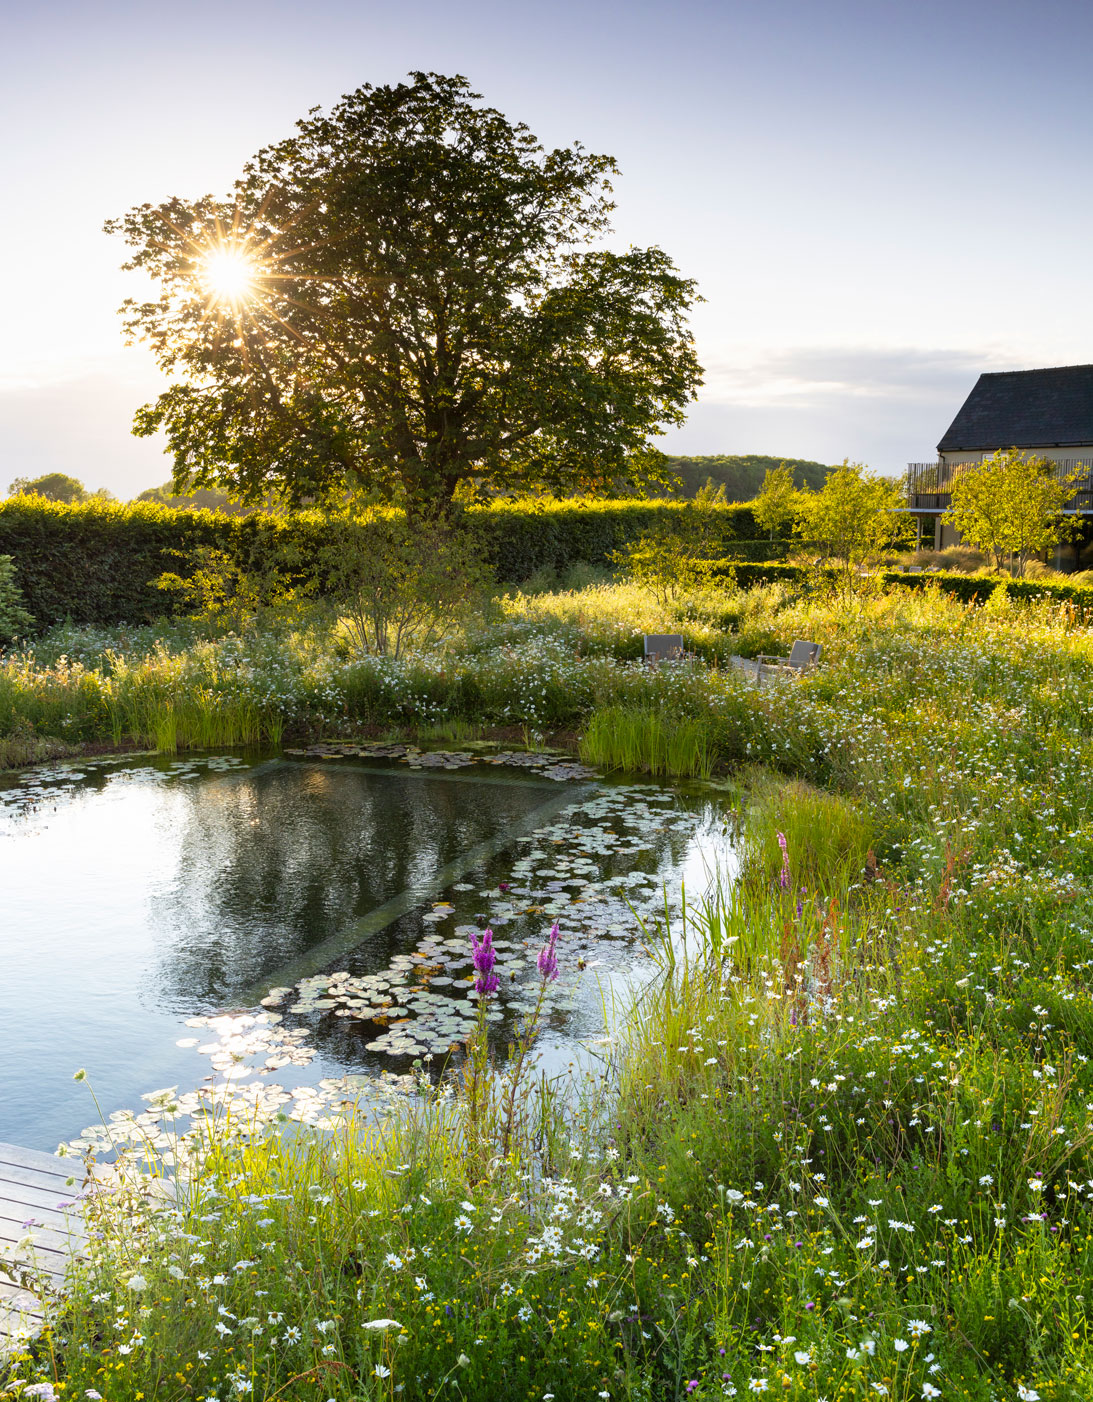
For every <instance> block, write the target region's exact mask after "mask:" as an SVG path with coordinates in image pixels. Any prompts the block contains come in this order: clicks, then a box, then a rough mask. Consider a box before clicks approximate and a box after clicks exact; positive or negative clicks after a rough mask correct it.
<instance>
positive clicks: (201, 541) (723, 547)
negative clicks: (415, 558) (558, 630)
mask: <svg viewBox="0 0 1093 1402" xmlns="http://www.w3.org/2000/svg"><path fill="white" fill-rule="evenodd" d="M686 510H687V508H686V506H685V504H684V503H679V502H645V501H588V500H577V501H574V500H565V501H561V500H552V499H527V500H520V501H499V502H494V503H491V504H490V505H489V506H481V507H472V508H471V509H470V510H468V511H467V512H466V514H465V520H466V524H467V529H468V531H469V532H470V533H471V535H472V536H473V537H474V538H475V540H476V541H477V542H478V543H479V546H480V548H481V551H482V552H483V554H484V556H485V559H486V562H487V563H488V565H489V567H490V569H491V570H492V571H493V573H494V574H495V576H496V578H497V579H498V580H499V581H500V582H501V583H503V584H515V583H519V582H520V581H522V580H524V579H527V578H528V577H529V576H531V575H533V574H535V572H536V571H537V570H543V569H546V570H549V571H556V572H559V573H561V572H564V571H566V570H568V569H570V568H571V567H572V566H574V565H577V564H584V565H590V566H592V567H596V568H605V567H607V566H608V565H609V563H610V558H611V555H612V553H613V552H614V551H616V550H619V549H620V548H622V547H624V546H625V545H626V543H627V542H628V541H631V540H635V539H637V538H638V537H639V536H640V535H641V534H642V532H644V531H648V530H651V529H653V528H654V527H655V526H656V525H657V523H658V522H665V523H671V522H672V521H675V520H677V519H679V517H680V513H681V512H686ZM684 519H686V517H685V516H684ZM708 519H709V521H710V523H711V527H710V529H711V538H712V539H713V541H714V545H713V547H712V548H713V550H714V552H715V553H717V554H719V555H721V556H728V555H730V554H731V552H732V549H733V542H735V541H737V540H738V539H741V540H742V542H744V543H746V542H749V541H751V540H753V538H754V536H755V534H756V527H755V520H754V517H753V516H752V513H751V510H750V509H749V508H748V507H746V506H717V507H711V508H710V509H709V517H708ZM324 520H325V518H324V517H323V515H322V514H321V513H319V512H298V513H295V514H293V515H271V514H269V513H266V512H258V511H256V512H252V513H250V514H249V515H246V516H239V517H230V516H226V515H224V514H223V513H220V512H212V511H204V510H194V511H191V510H186V511H175V510H171V509H170V508H168V507H164V506H159V505H157V504H155V503H153V502H135V503H131V504H128V505H124V504H121V503H117V502H101V501H90V502H87V503H84V504H80V505H75V506H64V505H61V504H60V503H55V502H47V501H45V500H44V499H43V498H41V497H26V496H19V497H12V498H9V499H8V500H6V501H3V502H0V552H3V553H6V554H10V555H12V556H13V557H14V558H15V561H16V578H17V580H18V582H19V585H20V587H21V588H22V590H23V595H24V598H25V600H26V603H27V607H28V608H29V610H30V612H31V613H32V614H33V615H34V616H35V618H37V619H38V620H39V622H40V623H41V624H43V625H48V624H51V623H58V622H61V621H63V620H64V619H70V620H71V621H73V622H75V623H87V624H93V625H110V624H114V623H145V622H149V621H150V620H151V619H153V618H157V617H160V616H161V615H162V614H164V613H165V612H171V611H172V610H177V611H179V612H184V611H185V608H186V604H185V600H184V599H183V598H182V596H181V595H176V596H174V598H172V596H171V595H169V594H165V593H164V592H163V591H161V590H159V589H157V588H156V587H155V584H154V581H155V580H156V579H158V578H159V577H160V576H161V575H163V574H164V573H168V572H170V573H174V574H177V575H179V576H180V577H186V576H187V575H189V574H191V573H192V572H193V568H192V565H193V562H194V561H196V559H197V558H198V554H197V552H199V551H200V550H202V549H215V550H219V551H222V552H224V554H226V555H227V556H229V557H230V558H231V559H232V560H233V561H236V562H237V563H238V564H239V566H240V567H242V568H244V569H245V570H248V571H250V572H252V573H254V572H257V573H261V572H262V570H263V569H264V568H265V567H266V566H265V565H264V563H263V561H264V558H265V557H266V556H267V555H269V554H273V555H274V556H279V555H280V554H282V553H283V552H285V551H288V550H291V551H292V552H294V554H295V557H296V559H297V560H298V561H299V564H298V566H296V567H294V569H295V570H296V571H297V572H298V573H297V578H296V582H297V584H300V585H302V584H304V583H306V582H307V578H308V574H309V571H311V572H312V573H314V571H313V568H312V566H311V565H309V562H313V561H315V560H316V559H317V558H318V557H319V553H320V549H321V547H322V544H323V539H324V535H323V532H324V529H325V526H324ZM324 587H325V585H324V582H323V580H322V579H319V580H318V582H317V584H316V589H317V592H318V593H319V594H320V595H321V594H322V592H323V589H324Z"/></svg>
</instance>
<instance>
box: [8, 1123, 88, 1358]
mask: <svg viewBox="0 0 1093 1402" xmlns="http://www.w3.org/2000/svg"><path fill="white" fill-rule="evenodd" d="M82 1179H83V1164H82V1163H81V1162H80V1160H78V1159H75V1158H72V1159H61V1158H57V1157H56V1156H55V1155H54V1154H45V1153H43V1152H42V1151H41V1150H40V1149H24V1148H23V1147H22V1146H21V1145H18V1144H6V1143H0V1267H3V1268H5V1269H3V1270H0V1356H2V1355H3V1354H4V1353H6V1352H9V1351H10V1349H11V1347H12V1346H13V1345H14V1344H15V1343H17V1342H18V1341H19V1340H21V1339H24V1338H26V1337H28V1336H29V1335H33V1334H34V1333H35V1332H36V1331H37V1330H38V1329H39V1328H40V1327H41V1324H42V1320H43V1318H44V1313H45V1310H44V1306H43V1303H42V1301H41V1299H39V1298H38V1296H37V1295H36V1294H35V1293H34V1292H33V1291H32V1290H27V1289H26V1288H25V1287H24V1286H23V1285H22V1283H21V1282H20V1281H18V1280H13V1279H12V1278H11V1276H10V1274H9V1272H11V1271H15V1272H16V1273H18V1269H19V1267H20V1266H27V1267H30V1268H32V1269H34V1270H37V1271H39V1272H40V1273H41V1275H42V1276H43V1277H44V1278H45V1279H48V1281H49V1284H50V1286H51V1287H52V1288H53V1289H59V1288H60V1287H61V1286H62V1285H63V1284H64V1276H65V1268H66V1267H67V1265H68V1262H69V1260H70V1259H71V1257H72V1255H73V1253H74V1252H76V1251H78V1250H79V1248H80V1246H81V1245H82V1243H83V1242H84V1241H85V1240H86V1231H85V1229H84V1225H83V1218H82V1215H81V1213H80V1209H79V1207H78V1206H76V1205H74V1206H73V1207H72V1208H71V1209H69V1210H68V1211H65V1210H64V1209H63V1208H60V1207H59V1206H58V1204H59V1203H62V1202H64V1203H70V1202H72V1201H73V1199H74V1198H75V1196H76V1194H77V1193H78V1192H79V1191H80V1184H81V1182H82ZM28 1222H30V1223H32V1224H33V1225H31V1226H29V1227H28V1226H27V1225H26V1223H28ZM19 1243H23V1244H22V1245H21V1246H20V1245H19Z"/></svg>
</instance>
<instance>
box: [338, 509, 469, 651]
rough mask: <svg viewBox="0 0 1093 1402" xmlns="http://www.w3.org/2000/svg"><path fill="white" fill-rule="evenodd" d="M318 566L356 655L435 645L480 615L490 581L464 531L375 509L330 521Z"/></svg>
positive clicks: (445, 523)
mask: <svg viewBox="0 0 1093 1402" xmlns="http://www.w3.org/2000/svg"><path fill="white" fill-rule="evenodd" d="M317 563H318V566H319V569H320V571H321V573H322V575H323V577H324V579H325V581H326V589H327V592H328V595H329V597H330V598H331V600H332V601H333V602H334V604H335V605H336V606H337V607H338V608H339V609H340V610H341V612H342V613H343V615H344V621H345V624H346V627H347V628H348V631H349V634H350V637H351V638H352V641H353V643H354V645H355V648H356V650H357V651H358V652H360V653H376V654H379V655H380V656H388V655H390V656H392V657H399V656H400V655H401V654H402V652H403V650H404V649H405V648H406V647H407V646H408V645H410V644H411V643H412V644H413V645H414V646H416V647H417V648H419V649H427V648H432V647H435V646H436V644H437V643H439V642H440V641H441V640H442V639H444V638H445V637H447V636H448V635H449V634H450V633H451V632H452V630H453V629H454V628H456V627H457V626H458V625H459V624H460V623H461V622H463V621H464V620H465V619H466V618H467V617H468V616H469V615H470V614H472V613H474V612H475V611H476V610H478V609H480V607H481V602H482V599H483V597H484V596H485V594H486V591H487V586H488V583H489V572H488V570H487V568H486V566H485V564H484V562H483V559H482V553H481V549H480V547H479V546H478V544H477V542H476V541H475V540H474V539H473V538H472V537H471V536H470V535H469V533H468V532H467V531H466V530H465V529H461V528H458V527H456V526H453V525H452V524H451V522H450V521H449V520H448V519H446V518H432V519H424V520H423V519H414V520H407V518H406V516H405V515H404V514H403V513H402V512H392V511H385V510H379V509H376V508H371V509H369V510H366V511H365V512H363V513H361V514H359V515H358V514H355V513H350V512H349V511H347V512H345V513H343V514H342V515H341V516H337V517H331V518H329V519H328V521H327V522H326V523H325V526H324V530H323V545H322V546H321V548H320V551H319V556H318V561H317Z"/></svg>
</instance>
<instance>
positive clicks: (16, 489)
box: [8, 472, 91, 502]
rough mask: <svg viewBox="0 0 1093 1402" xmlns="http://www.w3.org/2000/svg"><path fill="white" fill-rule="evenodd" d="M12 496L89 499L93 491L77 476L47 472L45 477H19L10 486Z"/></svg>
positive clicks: (59, 499)
mask: <svg viewBox="0 0 1093 1402" xmlns="http://www.w3.org/2000/svg"><path fill="white" fill-rule="evenodd" d="M8 491H9V492H10V493H11V494H12V496H39V497H45V499H46V501H65V502H74V501H87V499H88V497H90V495H91V493H90V492H89V491H88V490H87V488H86V487H85V486H84V484H83V483H82V482H81V481H79V479H78V478H76V477H69V476H68V474H67V473H64V472H47V473H46V474H45V475H44V476H43V477H17V478H16V479H15V481H14V482H13V483H12V484H11V486H10V487H9V488H8Z"/></svg>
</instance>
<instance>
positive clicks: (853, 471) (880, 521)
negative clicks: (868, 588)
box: [794, 461, 910, 586]
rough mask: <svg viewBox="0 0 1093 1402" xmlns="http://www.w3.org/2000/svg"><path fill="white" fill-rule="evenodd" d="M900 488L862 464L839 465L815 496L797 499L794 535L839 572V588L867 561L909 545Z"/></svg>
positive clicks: (907, 520) (908, 524)
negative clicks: (903, 542) (875, 475)
mask: <svg viewBox="0 0 1093 1402" xmlns="http://www.w3.org/2000/svg"><path fill="white" fill-rule="evenodd" d="M901 505H902V495H901V488H900V486H899V485H898V484H897V483H893V482H888V481H886V480H885V479H883V478H880V477H874V476H872V475H870V474H869V472H868V471H867V469H866V468H865V467H864V466H863V465H862V464H861V463H851V462H849V461H844V462H843V463H842V465H841V466H840V467H836V468H834V469H833V470H832V472H831V473H830V474H829V475H828V477H827V480H826V481H825V482H824V485H823V487H822V488H821V489H820V491H818V492H803V493H801V495H800V496H799V497H798V499H797V512H796V517H797V519H796V523H795V527H794V529H795V530H796V532H797V534H798V535H799V536H801V537H803V539H804V540H806V541H808V542H809V543H810V544H811V545H812V546H813V547H815V548H817V549H818V550H819V551H820V554H821V558H823V559H826V560H830V561H832V563H833V564H835V565H836V566H837V568H838V569H839V572H840V575H841V580H842V583H843V585H844V586H847V585H849V584H850V583H851V581H852V579H853V577H854V575H855V574H857V573H859V572H860V570H861V568H862V566H863V565H864V564H865V563H866V561H868V560H870V559H872V558H874V557H875V556H877V555H879V554H881V553H882V552H883V551H885V550H888V549H890V548H891V547H892V546H893V545H895V544H896V543H898V542H900V541H902V540H904V539H909V537H910V522H909V519H908V517H907V516H906V515H901V514H900V511H899V508H900V506H901Z"/></svg>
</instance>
